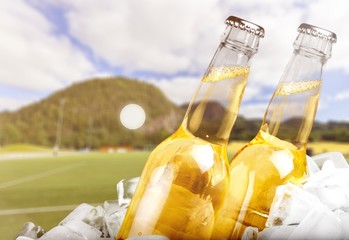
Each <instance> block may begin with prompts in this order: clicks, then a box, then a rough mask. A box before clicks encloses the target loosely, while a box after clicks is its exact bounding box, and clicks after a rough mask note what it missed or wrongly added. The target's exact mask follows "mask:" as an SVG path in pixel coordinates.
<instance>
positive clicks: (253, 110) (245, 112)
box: [239, 102, 268, 119]
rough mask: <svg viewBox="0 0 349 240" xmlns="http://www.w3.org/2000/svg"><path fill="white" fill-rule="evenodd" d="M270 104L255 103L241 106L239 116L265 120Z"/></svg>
mask: <svg viewBox="0 0 349 240" xmlns="http://www.w3.org/2000/svg"><path fill="white" fill-rule="evenodd" d="M267 107H268V102H265V103H253V104H247V103H246V104H244V103H243V104H241V107H240V111H239V114H240V115H242V116H244V117H246V118H259V119H260V118H263V117H264V113H265V111H266V110H267Z"/></svg>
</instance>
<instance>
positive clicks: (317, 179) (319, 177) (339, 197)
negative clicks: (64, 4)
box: [303, 168, 349, 211]
mask: <svg viewBox="0 0 349 240" xmlns="http://www.w3.org/2000/svg"><path fill="white" fill-rule="evenodd" d="M303 189H304V190H305V191H307V192H309V193H311V194H313V195H314V196H316V197H318V198H319V199H320V201H321V202H322V203H323V204H325V205H326V206H328V207H329V209H330V210H336V209H341V210H344V211H349V168H336V169H332V170H327V171H320V172H319V173H318V174H316V175H314V176H311V177H309V178H308V181H307V182H306V183H305V184H304V186H303Z"/></svg>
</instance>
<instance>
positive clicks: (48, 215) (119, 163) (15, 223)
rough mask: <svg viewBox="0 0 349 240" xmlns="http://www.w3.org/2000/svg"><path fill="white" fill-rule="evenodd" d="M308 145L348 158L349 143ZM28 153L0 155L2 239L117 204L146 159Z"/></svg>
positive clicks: (236, 146)
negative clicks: (84, 208)
mask: <svg viewBox="0 0 349 240" xmlns="http://www.w3.org/2000/svg"><path fill="white" fill-rule="evenodd" d="M243 145H244V142H237V141H236V142H234V143H232V144H230V145H229V148H228V150H229V159H231V157H232V156H233V152H235V151H237V150H238V149H239V148H241V147H242V146H243ZM310 146H311V147H312V148H313V150H314V153H316V154H317V153H320V152H322V151H340V152H342V153H344V154H346V156H348V154H349V147H348V144H337V143H324V142H322V143H312V144H310ZM15 148H16V147H15ZM16 149H18V148H16ZM29 149H32V148H29ZM23 151H24V149H23V148H21V152H23ZM27 152H28V153H27V155H23V156H19V158H20V159H12V160H6V159H4V158H5V155H6V154H12V153H13V151H11V149H8V151H7V152H5V153H4V152H0V153H1V154H0V240H11V239H14V237H15V235H16V233H17V232H18V231H19V229H20V228H21V227H22V225H23V224H24V223H25V222H28V221H31V222H34V223H36V224H38V225H40V226H42V227H43V228H44V229H46V230H49V229H51V228H52V227H53V226H55V225H57V224H58V223H59V222H60V220H62V219H63V218H64V217H65V216H66V215H67V214H68V213H69V212H71V210H72V209H73V208H74V207H75V206H77V205H78V204H80V203H84V202H85V203H90V204H102V203H103V202H104V201H105V200H112V199H116V198H117V196H116V188H115V185H116V183H117V182H118V181H120V180H121V179H123V178H132V177H136V176H139V175H140V173H141V170H142V168H143V166H144V163H145V160H146V158H147V156H148V155H149V152H131V153H66V154H60V155H59V156H52V155H51V154H50V152H48V151H40V152H36V153H34V154H38V155H34V156H33V155H31V154H33V151H32V150H28V151H27ZM28 156H31V158H29V157H28Z"/></svg>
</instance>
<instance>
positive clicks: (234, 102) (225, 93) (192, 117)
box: [117, 16, 264, 239]
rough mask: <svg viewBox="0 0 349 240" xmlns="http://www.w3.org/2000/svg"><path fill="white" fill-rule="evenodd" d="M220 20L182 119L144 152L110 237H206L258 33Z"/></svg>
mask: <svg viewBox="0 0 349 240" xmlns="http://www.w3.org/2000/svg"><path fill="white" fill-rule="evenodd" d="M226 25H227V26H226V30H225V32H224V34H223V37H222V39H221V42H220V44H219V46H218V49H217V51H216V53H215V54H214V56H213V59H212V61H211V63H210V64H209V66H208V68H207V70H206V72H205V74H204V76H203V78H202V80H201V83H200V85H199V87H198V89H197V91H196V93H195V95H194V97H193V98H192V100H191V102H190V104H189V106H188V109H187V112H186V115H185V117H184V120H183V122H182V124H181V126H180V127H179V129H178V130H177V131H176V132H175V133H173V134H172V135H171V136H170V137H168V138H167V139H166V140H164V141H163V142H162V143H160V144H159V145H158V146H157V147H156V148H155V149H154V150H153V151H152V153H151V154H150V155H149V158H148V160H147V162H146V165H145V167H144V169H143V172H142V174H141V178H140V182H139V184H138V186H137V189H136V192H135V194H134V196H133V198H132V201H131V203H130V206H129V208H128V211H127V213H126V216H125V219H124V221H123V224H122V226H121V229H120V231H119V234H118V236H117V239H126V238H128V237H133V236H145V235H164V236H166V237H168V238H170V239H209V238H210V237H211V234H212V230H213V225H214V219H215V217H216V216H217V214H218V212H219V210H220V209H221V207H222V204H223V201H224V198H225V196H226V193H227V192H228V188H229V163H228V159H227V155H226V147H227V141H228V138H229V135H230V132H231V129H232V127H233V125H234V122H235V120H236V117H237V112H238V109H239V106H240V102H241V98H242V95H243V92H244V89H245V85H246V81H247V77H248V74H249V71H250V63H251V59H252V57H253V55H254V54H255V53H256V52H257V50H258V45H259V39H260V38H261V37H263V36H264V29H263V28H261V27H260V26H258V25H256V24H253V23H251V22H249V21H246V20H243V19H240V18H237V17H233V16H230V17H229V18H228V19H227V20H226ZM183 87H185V86H183Z"/></svg>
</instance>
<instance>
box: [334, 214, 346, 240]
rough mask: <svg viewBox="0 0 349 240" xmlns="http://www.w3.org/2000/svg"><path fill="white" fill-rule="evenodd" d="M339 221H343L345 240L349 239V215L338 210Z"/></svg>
mask: <svg viewBox="0 0 349 240" xmlns="http://www.w3.org/2000/svg"><path fill="white" fill-rule="evenodd" d="M335 213H336V214H337V216H338V217H339V219H340V220H341V221H342V233H343V237H344V239H349V227H348V226H349V213H348V212H343V211H341V210H337V211H336V212H335Z"/></svg>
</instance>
